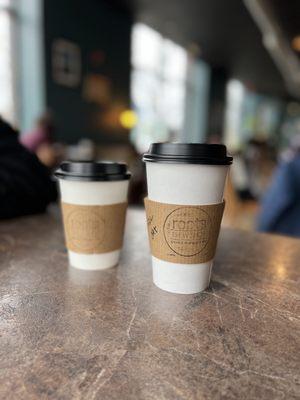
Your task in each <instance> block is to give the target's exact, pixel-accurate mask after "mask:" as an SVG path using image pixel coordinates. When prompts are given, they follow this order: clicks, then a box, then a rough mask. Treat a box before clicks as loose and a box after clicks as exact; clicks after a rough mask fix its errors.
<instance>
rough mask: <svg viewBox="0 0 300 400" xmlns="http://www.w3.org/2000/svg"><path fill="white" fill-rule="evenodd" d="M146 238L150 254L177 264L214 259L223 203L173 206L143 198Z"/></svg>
mask: <svg viewBox="0 0 300 400" xmlns="http://www.w3.org/2000/svg"><path fill="white" fill-rule="evenodd" d="M144 202H145V208H146V215H147V228H148V237H149V243H150V248H151V253H152V255H153V256H155V257H156V258H158V259H160V260H164V261H169V262H173V263H179V264H199V263H204V262H207V261H210V260H212V259H213V258H214V255H215V251H216V246H217V241H218V236H219V231H220V225H221V221H222V216H223V211H224V207H225V202H224V201H223V202H222V203H218V204H210V205H199V206H189V205H176V204H166V203H159V202H156V201H152V200H149V199H148V198H145V200H144Z"/></svg>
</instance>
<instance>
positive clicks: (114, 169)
mask: <svg viewBox="0 0 300 400" xmlns="http://www.w3.org/2000/svg"><path fill="white" fill-rule="evenodd" d="M54 175H55V176H56V177H57V178H59V179H66V180H75V181H88V182H89V181H123V180H128V179H129V178H130V172H128V170H127V165H126V164H123V163H117V162H113V161H64V162H63V163H61V164H60V167H59V168H58V169H57V170H56V171H55V173H54Z"/></svg>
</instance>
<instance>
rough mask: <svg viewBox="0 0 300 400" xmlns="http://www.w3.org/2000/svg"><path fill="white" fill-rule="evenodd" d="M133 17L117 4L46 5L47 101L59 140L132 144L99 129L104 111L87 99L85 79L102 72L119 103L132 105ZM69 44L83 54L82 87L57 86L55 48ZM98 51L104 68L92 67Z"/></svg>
mask: <svg viewBox="0 0 300 400" xmlns="http://www.w3.org/2000/svg"><path fill="white" fill-rule="evenodd" d="M131 25H132V18H131V15H130V13H129V11H127V10H125V9H124V8H120V7H119V6H118V5H117V3H115V2H113V1H104V0H63V1H62V0H44V26H45V32H44V38H45V53H46V54H45V60H46V102H47V106H48V107H49V108H50V109H51V110H52V111H53V113H54V116H55V120H56V125H57V135H56V136H57V139H58V140H61V141H64V142H67V143H74V142H76V141H77V140H78V139H80V138H83V137H89V138H92V139H94V140H95V141H97V142H105V143H107V142H116V141H124V140H125V141H126V140H127V136H126V135H124V133H121V132H120V133H119V134H118V132H114V133H111V132H108V131H105V129H103V128H99V127H96V126H95V123H94V122H93V121H94V120H95V115H96V114H97V115H99V112H100V113H101V112H102V111H101V106H100V105H98V104H92V103H90V102H87V101H85V100H84V99H83V97H82V82H83V79H82V78H83V77H84V76H86V75H87V74H89V73H99V74H101V75H104V76H106V77H107V78H109V79H110V81H111V82H112V89H113V98H114V99H121V100H122V102H125V103H127V104H128V105H129V79H130V34H131ZM59 38H61V39H67V40H70V41H72V42H74V43H76V44H77V45H79V47H80V49H81V58H82V76H81V83H80V85H79V86H78V87H76V88H68V87H65V86H61V85H58V84H56V83H55V82H53V79H52V66H51V64H52V63H51V47H52V44H53V41H55V40H56V39H59ZM94 51H101V52H103V54H104V61H103V63H101V65H100V66H99V65H98V66H96V67H95V65H92V63H91V62H90V55H91V53H92V52H94Z"/></svg>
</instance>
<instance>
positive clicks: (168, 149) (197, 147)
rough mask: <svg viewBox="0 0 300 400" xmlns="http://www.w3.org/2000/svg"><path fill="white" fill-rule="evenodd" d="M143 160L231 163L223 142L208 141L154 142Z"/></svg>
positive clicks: (211, 163)
mask: <svg viewBox="0 0 300 400" xmlns="http://www.w3.org/2000/svg"><path fill="white" fill-rule="evenodd" d="M143 161H147V162H162V163H183V164H207V165H230V164H231V163H232V157H230V156H228V155H227V149H226V146H225V145H223V144H206V143H152V144H151V145H150V147H149V150H148V152H147V153H145V154H144V155H143Z"/></svg>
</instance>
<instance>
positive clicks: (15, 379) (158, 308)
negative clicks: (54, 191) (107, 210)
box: [0, 209, 300, 400]
mask: <svg viewBox="0 0 300 400" xmlns="http://www.w3.org/2000/svg"><path fill="white" fill-rule="evenodd" d="M299 272H300V240H296V239H290V238H284V237H280V236H271V235H263V234H258V233H250V232H244V231H239V230H233V229H225V228H224V229H222V232H221V236H220V241H219V245H218V250H217V256H216V260H215V265H214V270H213V275H212V282H211V286H210V288H209V289H207V290H206V291H205V292H203V293H200V294H197V295H174V294H170V293H167V292H163V291H162V290H160V289H158V288H156V287H155V286H154V285H153V284H152V276H151V261H150V255H149V249H148V242H147V237H146V227H145V216H144V212H143V211H142V210H136V209H133V210H130V211H129V213H128V218H127V224H126V239H125V245H124V251H123V254H122V260H121V263H120V265H119V266H118V267H116V268H112V269H109V270H106V271H103V272H81V271H79V270H75V269H73V268H69V267H68V261H67V254H66V251H65V248H64V240H63V231H62V226H61V222H60V216H59V213H58V212H57V210H55V209H53V210H50V212H49V213H48V214H45V215H40V216H34V217H26V218H22V219H16V220H12V221H2V222H1V223H0V293H1V302H0V313H1V314H0V315H1V318H0V398H1V399H5V400H9V399H14V400H16V399H22V400H26V399H39V400H40V399H62V400H64V399H72V400H76V399H87V400H93V399H101V400H106V399H107V400H114V399H116V400H117V399H118V400H119V399H122V400H126V399H145V400H148V399H170V400H171V399H172V400H174V399H214V400H215V399H255V400H257V399H272V400H274V399H299V398H300V322H299V319H300V306H299V304H300V303H299V299H300V293H299V287H300V274H299Z"/></svg>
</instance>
